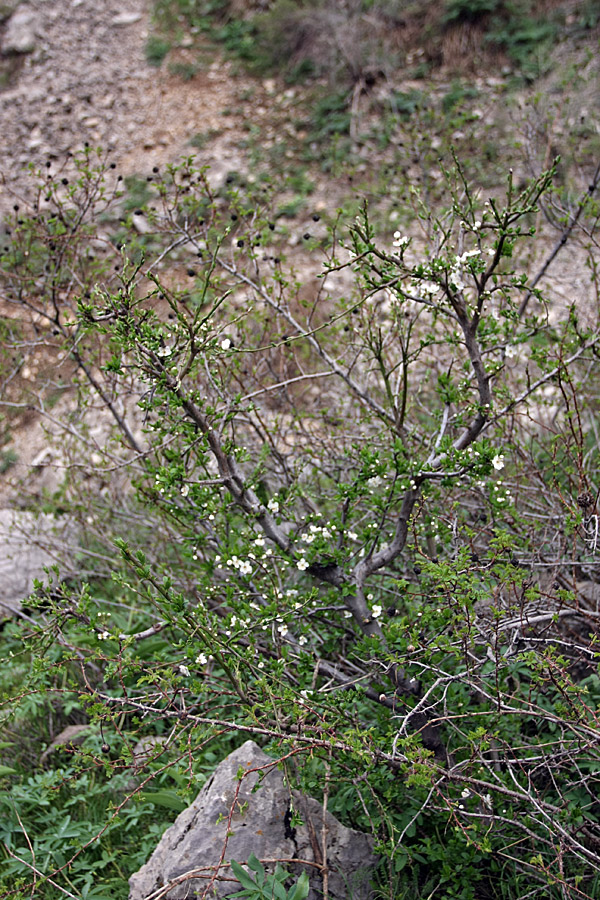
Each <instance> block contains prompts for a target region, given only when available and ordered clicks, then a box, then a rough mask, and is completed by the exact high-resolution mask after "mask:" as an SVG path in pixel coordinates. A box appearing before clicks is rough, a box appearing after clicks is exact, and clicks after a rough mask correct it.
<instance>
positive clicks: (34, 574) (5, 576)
mask: <svg viewBox="0 0 600 900" xmlns="http://www.w3.org/2000/svg"><path fill="white" fill-rule="evenodd" d="M72 531H73V528H72V525H71V524H70V523H69V522H66V521H62V522H61V521H59V520H57V519H55V518H54V517H53V516H49V515H39V516H36V515H34V514H33V513H31V512H27V511H23V510H17V509H0V621H1V620H2V619H5V618H6V617H7V616H10V615H14V614H15V613H18V612H19V610H20V609H21V605H22V602H23V600H25V598H26V597H28V596H29V594H31V592H32V591H33V583H34V581H35V579H39V580H40V581H44V580H46V579H47V575H46V572H45V568H46V567H48V566H54V565H56V564H58V563H61V564H62V565H61V572H62V573H63V574H64V569H65V566H64V559H65V554H68V546H69V538H70V537H71V532H72Z"/></svg>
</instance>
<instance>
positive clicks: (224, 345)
mask: <svg viewBox="0 0 600 900" xmlns="http://www.w3.org/2000/svg"><path fill="white" fill-rule="evenodd" d="M230 347H231V341H230V339H229V338H224V339H223V340H222V341H221V350H229V348H230Z"/></svg>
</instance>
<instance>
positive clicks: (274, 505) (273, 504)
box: [267, 497, 279, 514]
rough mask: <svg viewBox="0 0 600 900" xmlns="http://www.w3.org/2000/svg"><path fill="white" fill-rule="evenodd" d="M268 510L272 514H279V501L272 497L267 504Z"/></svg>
mask: <svg viewBox="0 0 600 900" xmlns="http://www.w3.org/2000/svg"><path fill="white" fill-rule="evenodd" d="M267 509H269V510H270V511H271V512H272V513H275V514H277V513H278V512H279V501H278V500H275V498H274V497H271V499H270V500H269V502H268V503H267Z"/></svg>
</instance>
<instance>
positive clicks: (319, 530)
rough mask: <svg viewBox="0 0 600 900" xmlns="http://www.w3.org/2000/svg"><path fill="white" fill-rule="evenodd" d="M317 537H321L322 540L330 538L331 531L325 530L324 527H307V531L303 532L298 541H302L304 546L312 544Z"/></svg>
mask: <svg viewBox="0 0 600 900" xmlns="http://www.w3.org/2000/svg"><path fill="white" fill-rule="evenodd" d="M332 527H334V528H335V526H332ZM319 535H321V537H324V538H330V537H331V531H330V530H329V529H328V528H325V526H321V525H309V526H308V531H305V532H304V534H303V535H302V536H301V537H300V540H301V541H304V543H305V544H312V542H313V541H314V539H315V538H316V537H319Z"/></svg>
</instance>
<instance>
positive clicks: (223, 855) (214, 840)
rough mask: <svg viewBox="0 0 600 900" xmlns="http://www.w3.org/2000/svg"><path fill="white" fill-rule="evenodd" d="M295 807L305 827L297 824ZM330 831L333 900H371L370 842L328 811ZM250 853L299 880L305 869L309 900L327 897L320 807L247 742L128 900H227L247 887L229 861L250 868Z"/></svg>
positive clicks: (169, 834) (166, 838)
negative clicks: (153, 899) (155, 898)
mask: <svg viewBox="0 0 600 900" xmlns="http://www.w3.org/2000/svg"><path fill="white" fill-rule="evenodd" d="M240 773H244V774H243V777H242V778H241V780H240V778H239V774H240ZM292 809H293V810H295V811H297V812H298V814H299V816H300V817H301V819H302V822H303V824H301V825H299V824H296V825H294V823H293V821H292ZM325 832H326V838H325V846H326V857H327V866H328V871H329V898H330V900H369V898H370V897H371V893H372V892H371V888H370V877H371V875H372V871H373V868H374V866H375V865H376V863H377V858H376V856H375V854H374V853H373V842H372V839H371V838H370V837H369V836H368V835H366V834H362V833H361V832H358V831H353V830H352V829H351V828H346V827H344V826H343V825H341V824H340V823H339V822H338V821H337V819H335V818H334V817H333V816H332V815H331V814H330V813H325ZM252 853H253V854H254V855H255V856H257V857H258V858H259V859H260V860H261V861H263V862H264V863H265V868H266V869H267V870H268V871H273V869H274V867H275V861H276V860H280V861H281V864H282V865H283V867H284V868H286V869H287V870H288V871H290V872H291V873H292V874H293V875H294V877H295V878H297V877H298V876H299V875H300V873H301V872H302V870H303V869H304V870H306V872H307V874H308V876H309V880H310V886H311V890H310V894H309V900H317V898H319V897H321V896H322V889H323V880H322V868H321V867H322V862H323V808H322V804H320V803H318V802H317V801H316V800H313V799H311V798H309V797H306V796H304V795H303V794H301V793H299V792H298V791H290V789H289V788H288V787H286V785H285V782H284V776H283V772H282V771H281V770H279V769H278V768H277V761H276V760H273V759H272V758H271V757H269V756H267V755H266V754H265V753H263V751H262V750H261V749H260V748H259V747H258V746H257V744H255V743H254V741H246V743H245V744H243V745H242V746H241V747H240V748H239V749H238V750H235V751H234V752H233V753H231V754H230V755H229V756H228V757H226V759H224V760H223V762H222V763H221V764H220V765H219V766H218V767H217V769H216V770H215V772H214V774H213V775H212V777H211V778H210V779H209V780H208V781H207V783H206V784H205V785H204V787H203V788H202V790H201V791H200V793H199V794H198V796H197V797H196V799H195V800H194V802H193V803H192V805H191V806H189V807H188V809H186V810H184V811H183V812H182V813H181V815H180V816H179V817H178V818H177V819H176V820H175V823H174V824H173V825H172V826H171V827H170V828H169V829H168V830H167V831H166V832H165V834H164V835H163V837H162V838H161V840H160V842H159V844H158V846H157V847H156V850H155V851H154V853H153V854H152V856H151V857H150V859H149V860H148V862H147V863H146V864H145V865H144V866H142V868H141V869H140V870H139V872H136V874H135V875H132V877H131V878H130V880H129V885H130V894H129V900H149V898H151V897H153V896H154V895H155V894H160V897H161V900H191V898H194V897H203V896H205V897H207V898H209V897H210V898H215V897H227V896H229V895H230V894H233V893H235V892H236V891H239V890H240V889H241V888H240V884H239V882H238V881H237V880H236V879H235V878H234V876H233V874H232V872H231V869H230V868H229V866H228V863H229V861H230V860H236V861H237V862H240V863H245V862H246V861H247V860H248V858H249V857H250V855H251V854H252ZM221 860H223V863H222V864H220V863H221ZM267 860H269V861H270V863H269V862H266V861H267ZM295 860H298V861H299V860H304V861H305V862H304V864H301V863H300V862H295ZM311 863H312V865H311Z"/></svg>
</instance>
